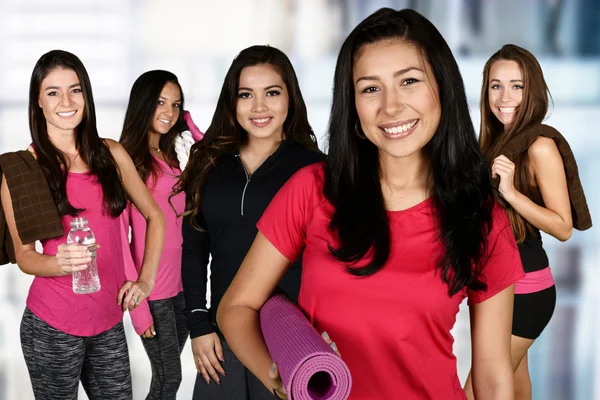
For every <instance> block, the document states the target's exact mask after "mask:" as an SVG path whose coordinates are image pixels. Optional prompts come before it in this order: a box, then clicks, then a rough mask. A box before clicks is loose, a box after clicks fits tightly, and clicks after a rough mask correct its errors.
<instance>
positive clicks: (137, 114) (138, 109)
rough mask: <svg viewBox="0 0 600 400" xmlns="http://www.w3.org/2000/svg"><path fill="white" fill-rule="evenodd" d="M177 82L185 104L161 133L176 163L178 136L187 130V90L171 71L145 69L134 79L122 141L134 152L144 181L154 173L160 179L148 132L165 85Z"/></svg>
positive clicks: (167, 153) (165, 151)
mask: <svg viewBox="0 0 600 400" xmlns="http://www.w3.org/2000/svg"><path fill="white" fill-rule="evenodd" d="M168 82H171V83H174V84H175V85H177V87H178V88H179V91H180V93H181V107H180V109H179V115H177V122H176V123H175V125H174V126H173V128H171V130H170V131H169V132H167V133H166V134H165V135H161V137H160V140H159V148H160V149H161V152H162V153H163V155H164V157H165V161H166V162H167V164H169V165H173V166H175V165H176V160H177V154H176V153H175V137H176V136H177V134H178V133H179V132H181V131H182V130H183V127H182V123H183V118H182V116H183V106H184V103H183V90H181V85H180V84H179V81H178V80H177V76H175V75H174V74H173V73H171V72H169V71H162V70H155V71H148V72H145V73H143V74H142V75H141V76H140V77H139V78H137V80H136V81H135V82H134V84H133V87H132V88H131V94H130V95H129V104H128V105H127V112H126V113H125V122H124V123H123V130H122V132H121V138H120V139H119V141H120V142H121V144H122V145H123V147H124V148H125V150H127V153H129V155H130V156H131V159H132V160H133V163H134V164H135V167H136V168H137V171H138V174H139V175H140V177H141V178H142V180H143V181H144V182H146V180H147V179H148V176H149V175H152V177H153V178H154V181H156V175H157V173H158V163H157V162H156V160H155V159H154V157H152V155H151V154H150V149H149V148H148V132H149V131H150V129H151V127H152V122H153V120H154V114H155V112H156V106H157V104H158V99H159V97H160V93H161V92H162V90H163V88H164V87H165V85H166V84H167V83H168Z"/></svg>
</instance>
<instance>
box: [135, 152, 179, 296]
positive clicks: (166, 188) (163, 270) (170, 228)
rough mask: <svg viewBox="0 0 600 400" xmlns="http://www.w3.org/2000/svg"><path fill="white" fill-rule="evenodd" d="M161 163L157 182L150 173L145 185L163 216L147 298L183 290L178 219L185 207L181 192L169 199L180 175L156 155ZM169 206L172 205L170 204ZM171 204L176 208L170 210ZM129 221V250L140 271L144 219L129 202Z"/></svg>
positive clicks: (143, 241) (144, 244) (144, 226)
mask: <svg viewBox="0 0 600 400" xmlns="http://www.w3.org/2000/svg"><path fill="white" fill-rule="evenodd" d="M155 160H156V161H157V162H158V164H159V166H160V172H159V174H158V178H157V179H156V182H155V181H154V179H153V178H152V175H150V176H149V177H148V180H147V186H148V189H149V190H150V193H151V194H152V197H153V198H154V200H155V201H156V204H158V206H159V207H160V209H161V210H162V212H163V214H164V216H165V243H164V246H163V251H162V254H161V257H160V264H159V267H158V272H157V274H156V281H155V284H154V289H153V290H152V293H151V294H150V296H149V297H148V300H162V299H168V298H170V297H173V296H176V295H177V294H178V293H179V292H181V291H182V290H183V286H182V284H181V244H182V242H183V237H182V235H181V218H177V215H178V214H181V213H182V212H183V211H184V208H185V194H183V193H180V194H178V195H177V196H174V197H173V198H171V202H170V203H169V196H170V195H171V193H173V186H175V184H176V183H177V179H178V178H179V175H180V174H181V171H180V170H179V169H178V168H171V167H169V166H168V165H167V164H166V163H165V162H164V161H162V160H160V159H158V158H156V157H155ZM171 205H172V206H171ZM173 207H174V208H175V210H173ZM128 211H129V217H130V224H131V253H132V256H133V262H134V264H135V268H136V270H137V272H138V273H139V271H140V270H141V267H142V261H143V259H144V250H145V247H146V243H145V240H146V220H145V219H144V217H143V216H142V214H140V212H139V211H138V210H137V208H135V206H134V205H132V204H131V203H129V204H128Z"/></svg>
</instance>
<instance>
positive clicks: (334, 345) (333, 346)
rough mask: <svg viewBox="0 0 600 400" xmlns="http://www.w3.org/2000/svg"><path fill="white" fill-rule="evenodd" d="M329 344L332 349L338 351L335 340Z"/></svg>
mask: <svg viewBox="0 0 600 400" xmlns="http://www.w3.org/2000/svg"><path fill="white" fill-rule="evenodd" d="M330 346H331V348H332V349H333V350H334V351H338V349H337V345H336V344H335V342H331V344H330Z"/></svg>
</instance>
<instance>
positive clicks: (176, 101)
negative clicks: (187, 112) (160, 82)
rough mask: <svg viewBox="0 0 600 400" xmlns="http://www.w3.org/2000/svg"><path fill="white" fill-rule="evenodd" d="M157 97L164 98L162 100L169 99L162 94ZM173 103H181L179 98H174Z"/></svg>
mask: <svg viewBox="0 0 600 400" xmlns="http://www.w3.org/2000/svg"><path fill="white" fill-rule="evenodd" d="M158 98H159V99H164V100H169V99H167V98H166V97H164V96H159V97H158ZM173 103H181V99H177V100H175V101H174V102H173Z"/></svg>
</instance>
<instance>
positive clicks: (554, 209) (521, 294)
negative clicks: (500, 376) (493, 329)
mask: <svg viewBox="0 0 600 400" xmlns="http://www.w3.org/2000/svg"><path fill="white" fill-rule="evenodd" d="M548 94H549V92H548V87H547V85H546V82H545V80H544V76H543V72H542V69H541V67H540V65H539V63H538V62H537V60H536V59H535V57H534V56H533V55H532V54H531V53H530V52H529V51H527V50H525V49H522V48H520V47H517V46H514V45H505V46H504V47H502V49H501V50H499V51H498V52H497V53H495V54H494V55H493V56H492V57H491V58H490V59H489V60H488V62H487V63H486V65H485V68H484V72H483V87H482V91H481V129H480V136H479V143H480V146H481V148H482V150H483V152H484V153H485V155H486V157H487V158H488V160H489V161H490V163H491V166H492V177H493V178H494V179H495V180H497V182H498V191H497V195H498V196H497V198H498V200H499V201H500V202H501V203H502V204H503V205H504V206H505V208H506V209H507V211H508V214H509V216H510V220H511V225H512V227H513V231H514V234H515V238H516V239H517V243H518V246H519V252H520V254H521V261H522V263H523V268H524V270H525V272H526V277H525V278H524V279H523V280H522V281H519V282H518V283H517V284H516V285H515V302H514V311H513V331H512V334H513V335H512V339H511V352H512V361H513V369H514V371H515V399H531V398H532V390H531V380H530V377H529V369H528V363H527V352H528V350H529V348H530V347H531V345H532V344H533V342H534V341H535V339H537V338H538V337H539V335H540V334H541V333H542V331H543V330H544V328H545V327H546V325H547V324H548V322H549V321H550V319H551V317H552V314H553V312H554V307H555V304H556V290H555V286H554V280H553V278H552V273H551V272H550V267H549V262H548V257H547V255H546V252H545V251H544V248H543V245H542V238H541V234H540V230H541V231H544V232H546V233H547V234H549V235H551V236H554V237H555V238H557V239H558V240H560V241H566V240H567V239H569V238H570V237H571V234H572V230H573V218H572V211H571V202H570V197H569V188H568V184H567V177H566V174H565V165H564V163H563V157H564V154H561V152H560V151H559V148H558V147H557V144H556V143H555V141H554V140H553V139H551V138H549V137H546V136H548V135H546V134H545V133H544V132H545V131H547V130H551V131H553V132H554V131H555V130H554V129H553V128H551V127H548V126H545V125H541V123H542V121H543V119H544V118H545V117H546V113H547V111H548ZM556 133H557V134H558V132H556ZM531 135H537V136H536V137H535V138H534V139H533V140H531V141H529V142H527V146H521V149H520V151H518V152H514V153H511V152H509V151H508V150H509V149H510V148H514V147H515V144H519V142H524V141H525V138H527V137H531ZM558 135H560V134H558ZM561 138H562V137H561ZM466 392H467V395H468V397H469V398H471V399H472V398H473V393H472V390H471V389H470V377H469V379H468V380H467V384H466Z"/></svg>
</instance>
